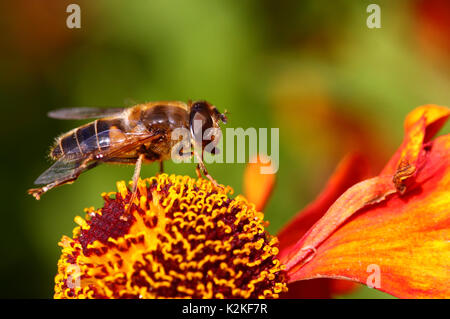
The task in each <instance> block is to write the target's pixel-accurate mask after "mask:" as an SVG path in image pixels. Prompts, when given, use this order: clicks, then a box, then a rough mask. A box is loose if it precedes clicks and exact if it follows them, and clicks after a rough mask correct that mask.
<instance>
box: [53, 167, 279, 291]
mask: <svg viewBox="0 0 450 319" xmlns="http://www.w3.org/2000/svg"><path fill="white" fill-rule="evenodd" d="M117 184H118V185H117V186H118V192H112V193H108V194H106V193H104V194H102V196H103V198H104V200H105V204H104V206H103V208H100V209H98V210H94V209H93V208H91V209H87V210H86V212H87V214H86V218H85V219H83V218H81V217H77V218H75V221H76V222H77V223H78V224H79V225H80V226H79V227H77V228H75V229H74V236H73V239H72V238H69V237H66V236H64V237H63V238H62V240H61V242H60V244H59V245H60V246H61V247H63V249H62V256H61V258H60V260H59V262H58V274H57V275H56V278H55V282H56V285H55V298H277V297H278V296H279V293H281V292H283V291H286V280H287V278H286V274H285V272H284V271H283V266H281V264H280V261H279V260H278V259H277V258H276V255H277V254H278V248H277V243H278V240H277V238H276V237H272V236H270V235H269V234H268V233H267V232H266V231H265V229H264V226H265V225H266V224H267V223H266V222H264V221H263V214H262V213H260V212H257V211H256V210H255V208H254V205H252V204H250V203H248V202H247V200H246V199H245V198H244V197H242V196H237V197H236V198H234V199H232V198H230V197H228V193H231V192H232V189H231V188H229V187H227V188H225V189H220V188H215V187H214V186H213V185H212V183H211V182H209V181H207V180H203V179H199V180H196V179H193V178H190V177H188V176H175V175H171V176H168V175H166V174H161V175H158V176H157V177H153V178H149V179H145V180H139V183H138V194H137V196H136V199H135V201H134V202H133V203H132V206H131V207H130V209H127V208H128V205H129V201H130V199H131V192H130V191H129V190H128V188H127V187H126V185H125V182H119V183H117ZM126 211H128V213H127V212H126Z"/></svg>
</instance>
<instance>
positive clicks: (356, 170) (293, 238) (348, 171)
mask: <svg viewBox="0 0 450 319" xmlns="http://www.w3.org/2000/svg"><path fill="white" fill-rule="evenodd" d="M367 175H368V164H367V161H366V160H365V159H364V158H363V157H362V156H360V155H358V154H351V155H348V156H346V157H345V158H344V159H343V160H342V161H341V162H340V163H339V165H338V167H337V168H336V170H335V171H334V173H333V175H332V176H331V178H330V179H329V180H328V182H327V185H326V186H325V189H324V190H323V191H322V193H321V194H320V195H319V196H318V197H317V198H316V200H315V201H314V202H312V203H311V204H309V205H308V206H307V207H306V208H305V209H303V210H302V211H300V212H298V213H297V214H296V215H295V217H294V218H293V219H292V220H291V221H290V222H289V223H288V224H287V225H286V226H285V227H284V228H283V229H282V230H281V231H280V232H279V233H278V235H277V237H278V239H279V241H280V246H279V247H280V253H279V256H280V257H282V256H284V255H286V254H287V253H288V252H289V250H290V247H291V246H292V245H293V244H295V243H296V242H297V241H298V240H299V239H301V238H302V237H303V235H304V234H305V233H306V232H307V230H308V229H309V228H310V227H311V226H312V225H314V223H316V222H317V221H318V220H319V219H320V218H321V217H322V216H323V215H324V214H325V212H326V211H327V210H328V208H329V207H330V206H331V205H332V204H333V203H334V202H335V201H336V199H338V198H339V196H340V195H342V193H344V192H345V191H346V190H347V189H348V188H349V187H350V186H352V185H353V184H355V183H357V182H359V181H361V180H362V179H364V178H365V177H367Z"/></svg>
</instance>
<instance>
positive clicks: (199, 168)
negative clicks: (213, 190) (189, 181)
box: [194, 152, 223, 188]
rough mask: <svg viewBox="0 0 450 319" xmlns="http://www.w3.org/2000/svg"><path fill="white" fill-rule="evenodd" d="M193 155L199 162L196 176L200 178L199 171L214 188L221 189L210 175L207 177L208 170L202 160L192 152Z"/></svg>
mask: <svg viewBox="0 0 450 319" xmlns="http://www.w3.org/2000/svg"><path fill="white" fill-rule="evenodd" d="M194 154H195V156H196V157H197V159H198V161H199V163H198V164H197V168H196V172H197V176H198V177H199V178H201V177H202V176H201V174H200V170H201V172H202V173H203V175H205V177H206V178H207V179H209V180H210V181H211V182H212V183H213V184H214V186H216V187H219V188H223V187H222V186H220V185H219V184H218V183H217V181H216V180H215V179H214V178H213V177H212V176H211V175H209V173H208V170H207V169H206V166H205V163H203V159H202V158H201V157H200V156H198V154H197V153H196V152H194Z"/></svg>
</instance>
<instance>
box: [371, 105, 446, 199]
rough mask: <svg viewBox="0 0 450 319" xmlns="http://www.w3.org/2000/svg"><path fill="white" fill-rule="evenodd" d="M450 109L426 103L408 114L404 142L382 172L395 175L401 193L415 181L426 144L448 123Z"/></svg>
mask: <svg viewBox="0 0 450 319" xmlns="http://www.w3.org/2000/svg"><path fill="white" fill-rule="evenodd" d="M449 115H450V109H448V108H446V107H442V106H437V105H432V104H429V105H423V106H420V107H418V108H416V109H415V110H413V111H412V112H411V113H409V114H408V116H407V117H406V120H405V124H404V127H405V138H404V140H403V143H402V145H401V146H400V148H399V149H398V150H397V152H396V153H395V154H394V156H393V157H392V158H391V160H390V161H389V162H388V164H387V165H386V166H385V168H384V169H383V171H382V172H381V174H380V175H394V183H395V185H396V188H397V190H398V191H399V192H400V193H404V192H405V191H406V188H407V187H408V186H411V184H413V180H414V176H415V175H416V174H417V171H418V170H419V169H420V167H421V165H423V155H424V152H423V144H424V143H426V142H428V141H429V140H430V139H431V138H432V137H433V136H434V135H435V134H436V133H437V132H438V131H439V129H440V128H441V127H442V125H444V123H445V121H446V120H447V118H448V117H449Z"/></svg>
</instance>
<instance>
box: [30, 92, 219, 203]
mask: <svg viewBox="0 0 450 319" xmlns="http://www.w3.org/2000/svg"><path fill="white" fill-rule="evenodd" d="M48 116H49V117H51V118H56V119H77V120H80V119H88V118H98V119H96V120H95V121H93V122H90V123H88V124H85V125H83V126H80V127H78V128H75V129H73V130H71V131H69V132H67V133H65V134H63V135H61V136H60V137H58V138H57V139H56V142H55V145H54V147H53V148H52V149H51V151H50V157H51V158H52V159H53V160H56V162H55V163H54V164H53V165H52V166H51V167H50V168H49V169H47V170H46V171H45V172H44V173H42V174H41V175H40V176H39V177H38V178H37V179H36V181H35V182H34V183H35V184H37V185H45V186H43V187H41V188H34V189H30V190H28V193H29V194H31V195H33V196H34V197H35V198H36V199H40V196H41V195H42V194H44V193H45V192H47V191H49V190H50V189H52V188H54V187H56V186H60V185H63V184H67V183H72V182H74V181H75V180H76V179H77V178H78V176H79V175H80V174H81V173H83V172H85V171H87V170H89V169H91V168H94V167H95V166H97V165H99V164H101V163H111V164H134V165H135V170H134V175H133V185H134V186H133V189H134V193H135V192H136V187H137V180H138V178H139V174H140V170H141V165H142V163H143V162H155V161H158V162H159V163H160V171H161V172H162V171H163V161H164V160H168V159H169V158H170V156H171V150H172V147H174V146H175V145H176V144H177V143H178V142H179V141H178V140H176V139H172V132H173V131H174V130H175V129H186V130H187V132H190V133H189V138H190V143H191V145H193V146H194V150H191V151H190V153H188V154H187V155H189V156H194V155H195V157H196V158H197V160H198V165H197V168H196V172H197V175H198V176H199V177H201V173H203V174H204V175H205V176H206V177H207V178H208V179H209V180H210V181H211V182H213V184H214V185H216V186H218V184H217V182H216V181H215V180H214V179H213V178H212V177H211V176H210V175H209V174H208V171H207V169H206V166H205V164H204V162H203V151H209V152H210V153H215V152H217V151H218V150H217V149H216V148H215V144H216V143H217V141H218V138H219V137H220V136H216V135H212V136H211V137H210V139H211V140H212V142H211V143H212V144H213V146H214V147H213V148H209V149H208V148H206V146H207V145H208V143H206V142H205V141H204V140H203V138H204V133H205V131H206V130H208V129H216V130H220V127H219V122H222V123H225V124H226V122H227V118H226V116H225V114H222V113H220V112H219V111H218V110H217V109H216V107H215V106H213V105H212V104H210V103H208V102H206V101H196V102H189V103H188V104H186V103H183V102H176V101H163V102H161V101H160V102H150V103H145V104H138V105H136V106H133V107H130V108H125V109H124V108H107V109H101V108H84V107H79V108H65V109H59V110H56V111H51V112H50V113H49V114H48ZM196 146H198V147H199V148H200V153H201V154H199V152H198V151H196V150H197V147H196ZM180 155H182V156H185V155H186V154H180Z"/></svg>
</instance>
